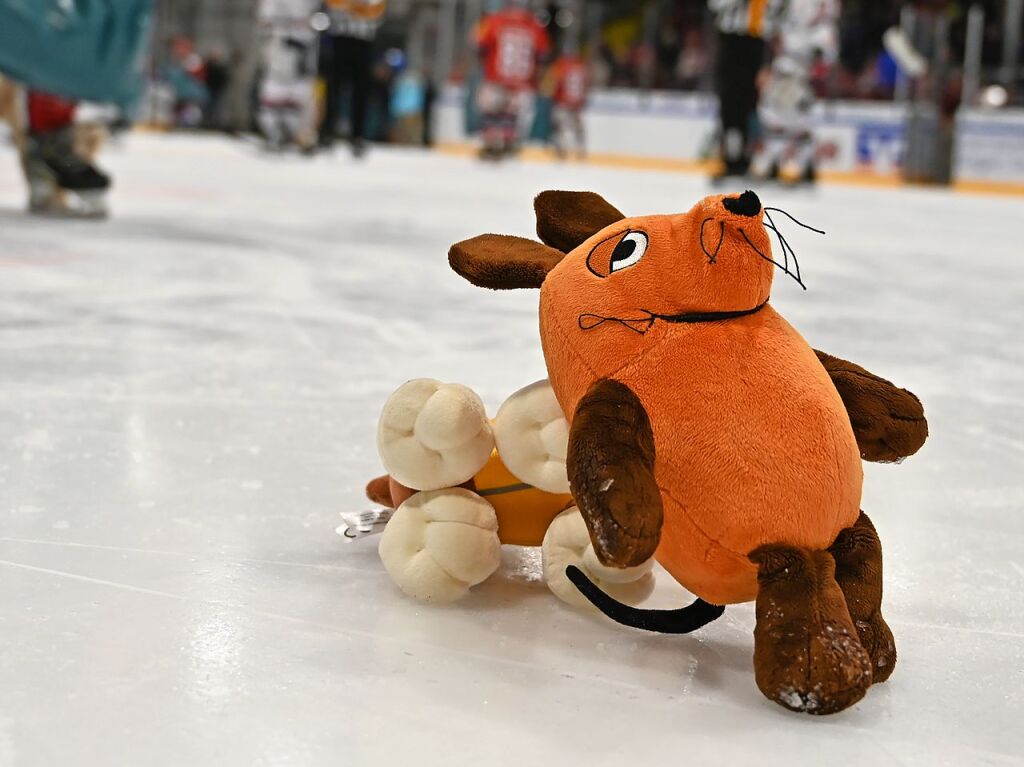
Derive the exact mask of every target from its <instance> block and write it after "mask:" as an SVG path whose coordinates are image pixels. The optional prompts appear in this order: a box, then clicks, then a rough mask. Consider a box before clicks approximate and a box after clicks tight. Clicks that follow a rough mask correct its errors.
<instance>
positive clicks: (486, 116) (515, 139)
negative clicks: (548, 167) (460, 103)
mask: <svg viewBox="0 0 1024 767" xmlns="http://www.w3.org/2000/svg"><path fill="white" fill-rule="evenodd" d="M476 44H477V53H478V55H479V57H480V61H481V64H482V67H483V80H482V82H481V83H480V88H479V90H478V91H477V105H478V109H479V110H480V122H481V126H480V127H481V134H482V137H483V147H482V149H481V153H480V156H481V157H482V158H484V159H487V160H500V159H502V158H503V157H507V156H510V155H513V154H515V153H516V152H517V151H518V149H519V145H520V141H521V139H522V137H523V135H524V132H525V131H526V130H528V125H529V121H530V119H531V118H532V115H533V106H532V101H533V97H534V94H535V91H536V87H537V73H538V70H539V65H540V63H541V62H542V61H543V60H544V59H545V58H546V57H547V55H548V53H549V51H550V50H551V40H550V38H549V37H548V33H547V30H546V29H545V28H544V27H543V26H542V25H541V24H540V22H539V21H537V19H536V17H535V16H534V15H533V13H531V12H530V10H529V9H528V8H527V7H526V4H525V3H524V2H521V0H510V2H508V4H507V5H506V7H505V8H503V9H502V10H499V11H496V12H495V13H492V14H489V15H488V16H485V17H484V18H483V20H482V21H481V22H480V26H479V28H478V30H477V33H476Z"/></svg>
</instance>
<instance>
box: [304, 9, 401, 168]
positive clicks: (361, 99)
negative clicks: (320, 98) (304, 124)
mask: <svg viewBox="0 0 1024 767" xmlns="http://www.w3.org/2000/svg"><path fill="white" fill-rule="evenodd" d="M325 8H326V12H327V15H328V18H329V26H328V30H327V32H328V33H327V36H326V40H325V45H324V49H323V51H322V59H321V72H322V74H323V77H324V81H325V82H326V86H327V88H326V97H325V98H326V104H325V108H324V119H323V122H322V123H321V124H320V144H321V146H324V147H330V146H331V145H332V144H333V142H334V139H335V137H336V134H337V127H338V121H339V118H340V116H341V104H342V94H343V92H344V89H345V88H346V86H347V89H348V90H347V92H348V94H349V97H350V98H349V105H350V107H349V110H348V118H349V141H350V145H351V148H352V154H353V155H354V156H356V157H362V156H363V155H364V154H365V153H366V138H367V134H366V116H367V107H368V104H369V99H370V89H371V85H372V83H371V76H372V72H371V67H372V64H373V40H374V38H375V37H376V36H377V30H378V29H379V28H380V25H381V24H382V23H383V20H384V13H385V10H386V9H387V3H386V1H385V0H327V2H326V3H325Z"/></svg>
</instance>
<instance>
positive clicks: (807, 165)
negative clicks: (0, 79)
mask: <svg viewBox="0 0 1024 767" xmlns="http://www.w3.org/2000/svg"><path fill="white" fill-rule="evenodd" d="M838 21H839V1H838V0H788V5H787V7H786V11H785V16H784V18H783V22H782V23H781V24H780V26H779V34H778V36H777V37H776V38H775V40H774V41H773V46H772V47H773V49H774V55H773V57H772V63H771V67H770V68H769V70H768V72H767V74H766V76H765V77H764V78H762V88H761V91H762V92H761V99H760V109H759V112H758V117H759V119H760V133H761V135H760V141H759V142H758V148H757V150H756V151H755V154H754V158H753V162H752V166H751V172H752V174H753V175H754V176H755V177H757V178H759V179H776V178H777V179H779V180H781V181H784V182H786V183H800V182H806V183H812V182H813V181H814V180H815V176H816V168H815V151H816V145H815V140H814V121H813V116H812V114H811V110H812V107H813V106H814V103H815V100H816V99H815V91H814V88H813V81H814V80H815V79H818V80H821V79H823V75H822V74H821V73H823V72H824V73H827V72H828V71H829V70H830V69H831V67H832V65H833V64H834V63H835V61H836V58H837V56H838V53H839V40H838V34H837V32H838V30H837V24H838Z"/></svg>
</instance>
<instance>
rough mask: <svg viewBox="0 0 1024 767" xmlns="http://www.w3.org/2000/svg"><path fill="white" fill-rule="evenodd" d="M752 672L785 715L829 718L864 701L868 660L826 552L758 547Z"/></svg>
mask: <svg viewBox="0 0 1024 767" xmlns="http://www.w3.org/2000/svg"><path fill="white" fill-rule="evenodd" d="M750 559H751V561H752V562H754V564H756V565H757V566H758V574H757V582H758V593H757V625H756V627H755V628H754V674H755V677H756V679H757V686H758V688H760V690H761V692H763V693H764V694H765V696H767V697H768V698H769V699H770V700H773V701H775V702H776V703H778V704H779V705H782V706H785V707H786V708H788V709H792V710H793V711H804V712H806V713H808V714H834V713H836V712H837V711H842V710H843V709H845V708H849V707H850V706H852V705H853V704H854V703H856V702H857V701H858V700H860V699H861V698H863V697H864V693H865V692H867V689H868V687H870V686H871V659H870V658H869V657H868V654H867V652H866V651H865V650H864V648H863V647H862V646H861V644H860V641H859V640H858V639H857V631H856V629H855V628H854V626H853V621H852V620H851V619H850V614H849V612H848V611H847V609H846V601H845V600H844V599H843V592H842V591H840V589H839V584H837V583H836V580H835V562H834V561H833V560H832V556H831V555H830V554H829V553H828V552H827V551H808V550H805V549H798V548H795V547H792V546H781V545H770V546H761V547H760V548H758V549H756V550H754V551H753V552H752V553H751V554H750Z"/></svg>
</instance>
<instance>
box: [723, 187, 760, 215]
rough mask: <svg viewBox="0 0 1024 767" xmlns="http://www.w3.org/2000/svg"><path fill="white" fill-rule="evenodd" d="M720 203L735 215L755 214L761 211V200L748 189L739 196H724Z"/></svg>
mask: <svg viewBox="0 0 1024 767" xmlns="http://www.w3.org/2000/svg"><path fill="white" fill-rule="evenodd" d="M722 204H723V205H724V206H725V209H726V210H727V211H729V212H730V213H735V214H736V215H737V216H756V215H757V214H758V213H760V212H761V201H760V200H759V199H757V195H756V194H754V193H753V192H751V191H750V190H749V189H748V190H747V191H745V192H744V193H743V194H741V195H740V196H739V197H726V198H725V199H724V200H722Z"/></svg>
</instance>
